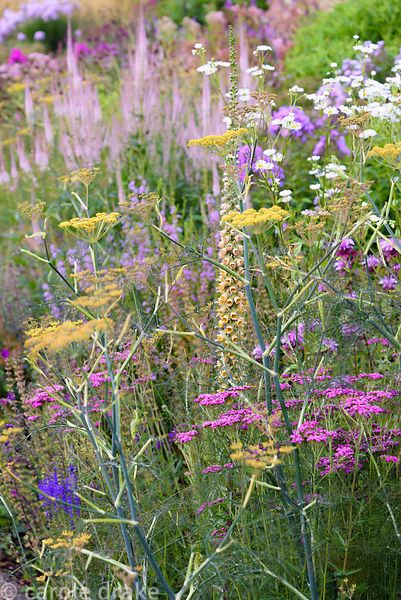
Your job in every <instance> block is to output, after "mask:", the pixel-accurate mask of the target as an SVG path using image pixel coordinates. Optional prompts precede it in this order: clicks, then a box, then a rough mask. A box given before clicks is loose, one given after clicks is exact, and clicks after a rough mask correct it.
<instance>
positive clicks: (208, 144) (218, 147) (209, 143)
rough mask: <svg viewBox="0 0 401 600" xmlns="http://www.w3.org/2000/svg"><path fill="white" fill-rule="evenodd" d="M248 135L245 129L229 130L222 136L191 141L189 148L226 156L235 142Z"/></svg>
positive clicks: (207, 136)
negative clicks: (199, 148) (204, 149)
mask: <svg viewBox="0 0 401 600" xmlns="http://www.w3.org/2000/svg"><path fill="white" fill-rule="evenodd" d="M247 133H248V129H246V128H245V127H242V128H240V129H229V130H228V131H226V132H225V133H223V134H222V135H206V136H205V137H201V138H197V139H194V140H189V142H188V148H192V147H193V146H200V147H201V148H206V149H207V150H209V151H210V152H213V153H214V154H221V155H224V154H226V152H227V150H228V149H229V148H230V147H231V146H232V145H233V143H234V142H238V141H239V140H240V139H241V138H242V137H244V135H246V134H247Z"/></svg>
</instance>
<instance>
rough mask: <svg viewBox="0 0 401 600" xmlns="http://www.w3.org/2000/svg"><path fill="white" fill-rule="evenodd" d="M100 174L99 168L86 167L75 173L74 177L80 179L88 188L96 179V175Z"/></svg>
mask: <svg viewBox="0 0 401 600" xmlns="http://www.w3.org/2000/svg"><path fill="white" fill-rule="evenodd" d="M98 173H99V168H98V167H93V168H87V167H84V168H82V169H79V171H75V172H74V173H73V175H74V176H75V177H76V178H77V179H79V181H80V182H81V183H83V184H84V185H86V186H88V185H90V184H91V183H92V182H93V181H94V180H95V178H96V175H97V174H98Z"/></svg>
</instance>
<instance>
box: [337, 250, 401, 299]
mask: <svg viewBox="0 0 401 600" xmlns="http://www.w3.org/2000/svg"><path fill="white" fill-rule="evenodd" d="M399 243H400V240H395V241H390V240H387V239H382V238H381V239H380V240H379V241H378V249H379V254H380V256H381V257H382V258H381V259H379V258H377V256H375V255H374V254H368V255H367V256H366V266H367V268H368V270H369V271H370V272H371V273H378V272H379V269H380V268H382V270H383V269H385V272H384V274H383V275H382V277H381V278H380V279H379V284H380V285H381V287H382V288H383V290H384V291H386V292H391V291H394V290H395V289H396V287H397V285H398V277H397V274H398V272H399V271H400V268H401V264H400V263H399V262H398V260H397V259H398V258H399V255H400V252H399V250H398V249H397V247H396V244H399ZM336 257H337V258H336V262H335V269H336V271H338V272H339V273H341V274H345V273H348V272H350V271H351V269H353V268H354V267H355V265H356V264H357V263H358V262H359V263H360V264H362V265H364V264H365V262H364V260H365V259H364V257H363V255H361V254H360V253H358V251H357V250H356V248H355V241H354V240H353V239H351V238H344V239H343V240H342V241H341V244H340V245H339V246H338V248H337V250H336ZM358 259H359V260H358Z"/></svg>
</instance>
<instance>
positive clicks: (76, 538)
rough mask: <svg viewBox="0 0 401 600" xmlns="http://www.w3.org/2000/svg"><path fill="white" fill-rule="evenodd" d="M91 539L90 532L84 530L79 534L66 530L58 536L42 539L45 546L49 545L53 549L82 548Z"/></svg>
mask: <svg viewBox="0 0 401 600" xmlns="http://www.w3.org/2000/svg"><path fill="white" fill-rule="evenodd" d="M90 539H91V535H90V534H89V533H86V532H83V533H79V534H78V535H77V534H76V532H75V531H69V530H65V531H63V532H62V533H61V535H60V536H59V537H57V538H46V539H44V540H42V541H43V544H44V545H45V546H48V547H49V548H52V549H53V550H58V549H60V548H66V549H69V550H74V549H77V550H80V549H82V548H84V547H85V546H86V545H87V543H88V542H89V540H90Z"/></svg>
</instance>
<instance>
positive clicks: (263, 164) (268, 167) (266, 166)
mask: <svg viewBox="0 0 401 600" xmlns="http://www.w3.org/2000/svg"><path fill="white" fill-rule="evenodd" d="M255 167H256V168H257V169H258V170H259V171H272V170H273V169H274V167H275V165H274V163H272V162H267V161H266V160H263V159H260V160H257V161H256V163H255Z"/></svg>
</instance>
